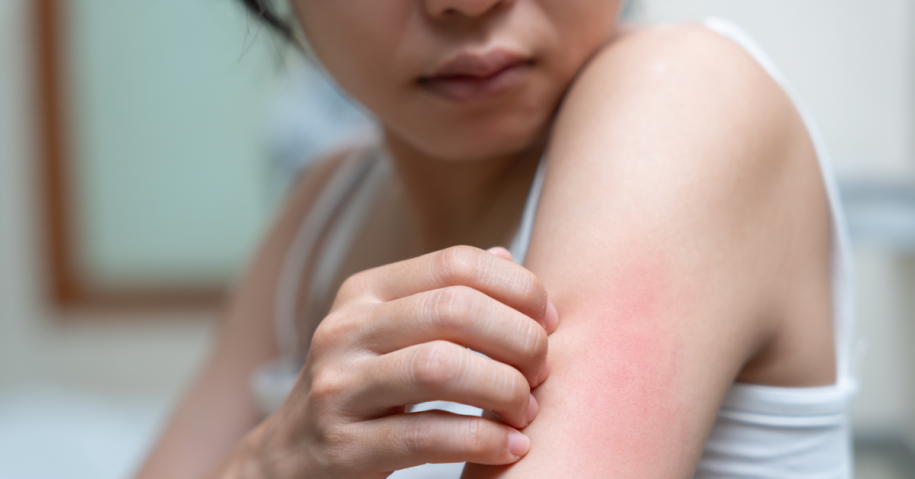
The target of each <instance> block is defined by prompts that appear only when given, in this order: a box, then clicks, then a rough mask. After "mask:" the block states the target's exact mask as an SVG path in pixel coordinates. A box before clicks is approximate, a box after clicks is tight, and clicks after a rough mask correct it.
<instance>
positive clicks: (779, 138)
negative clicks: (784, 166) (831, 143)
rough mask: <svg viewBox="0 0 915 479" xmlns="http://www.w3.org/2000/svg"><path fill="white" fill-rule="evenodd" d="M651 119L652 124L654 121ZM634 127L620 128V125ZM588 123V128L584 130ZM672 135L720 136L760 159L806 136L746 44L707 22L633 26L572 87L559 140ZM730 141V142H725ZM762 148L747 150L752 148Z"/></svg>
mask: <svg viewBox="0 0 915 479" xmlns="http://www.w3.org/2000/svg"><path fill="white" fill-rule="evenodd" d="M649 123H650V125H649ZM624 124H625V125H628V127H625V128H621V125H624ZM582 129H583V130H582ZM610 129H613V130H617V131H626V132H629V131H631V130H633V129H641V130H643V131H644V134H643V135H640V136H642V137H648V136H649V135H651V134H652V133H654V134H659V135H660V134H665V133H668V132H667V129H673V130H678V131H681V132H683V134H681V135H677V136H676V137H674V138H672V140H676V139H678V138H683V139H692V140H693V141H692V143H694V144H697V145H698V144H700V143H701V141H703V140H706V141H713V142H714V143H715V146H716V147H717V148H718V149H719V151H722V152H728V148H731V147H732V148H740V149H741V151H742V152H743V153H744V154H742V155H739V157H735V158H732V160H738V159H739V160H743V161H753V160H758V159H761V157H763V156H765V157H766V160H767V161H773V160H774V159H776V158H779V157H784V155H777V154H771V153H773V149H774V148H777V147H779V146H781V147H784V148H789V147H791V146H793V144H792V142H794V144H797V143H798V142H804V141H806V140H807V138H806V136H807V133H806V128H805V126H804V125H803V122H802V121H801V120H800V117H799V115H798V113H797V111H796V109H795V106H794V105H793V103H792V102H791V100H790V99H789V98H788V96H787V94H786V93H785V92H784V90H783V89H782V88H781V86H780V85H778V83H776V81H775V80H774V79H773V78H772V77H771V76H770V75H769V74H768V73H767V72H766V71H765V70H764V69H763V68H762V66H761V65H760V64H759V63H758V62H757V61H756V59H754V58H753V57H752V56H751V55H750V54H749V53H748V52H747V51H746V50H744V48H743V47H741V46H740V45H738V44H737V43H735V42H734V41H732V40H731V39H729V38H727V37H725V36H723V35H721V34H719V33H717V32H715V31H713V30H711V29H709V28H708V27H706V26H705V25H703V24H698V23H690V24H675V25H666V26H658V27H650V28H642V29H638V30H631V31H628V32H626V33H624V34H621V35H620V36H619V37H618V38H617V39H616V40H615V41H613V42H611V43H610V44H608V45H607V46H605V47H604V48H603V49H602V50H601V51H600V52H599V53H598V54H597V55H595V57H594V58H593V60H592V61H591V62H590V63H589V64H588V65H587V66H586V67H585V68H584V70H583V71H582V73H581V74H580V76H579V78H578V80H577V81H576V83H575V84H574V85H573V86H572V88H571V89H570V92H569V95H568V97H567V101H566V102H565V103H564V105H563V108H562V110H561V114H560V116H559V122H558V125H557V129H556V137H555V141H560V142H561V141H562V140H563V137H564V136H569V137H574V136H576V135H577V134H570V132H571V131H584V132H588V133H593V134H602V133H605V132H607V131H608V130H610ZM722 142H724V143H722ZM754 152H755V153H760V154H747V153H754Z"/></svg>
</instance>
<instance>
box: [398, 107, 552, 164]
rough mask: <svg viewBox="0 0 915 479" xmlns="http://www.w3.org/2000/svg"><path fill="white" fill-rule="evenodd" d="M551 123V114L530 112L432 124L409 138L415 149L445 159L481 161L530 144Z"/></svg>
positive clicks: (534, 141) (518, 150) (507, 153)
mask: <svg viewBox="0 0 915 479" xmlns="http://www.w3.org/2000/svg"><path fill="white" fill-rule="evenodd" d="M548 127H549V116H548V115H541V118H540V119H537V118H536V117H532V116H528V117H526V118H512V119H504V120H501V121H498V122H483V121H481V122H467V123H463V124H461V125H460V126H459V127H457V126H450V127H439V128H432V129H430V130H434V131H427V132H426V134H418V135H407V136H406V139H407V140H408V141H409V142H410V143H412V144H413V146H414V147H415V148H416V149H418V150H420V151H423V152H424V153H425V154H427V155H430V156H433V157H435V158H440V159H441V160H443V161H453V162H458V161H482V160H488V159H492V158H499V157H504V156H509V155H513V154H517V153H519V152H522V151H524V150H526V149H528V148H531V147H532V146H533V145H534V144H536V143H537V142H538V140H540V139H541V138H543V136H544V134H545V132H546V130H547V128H548Z"/></svg>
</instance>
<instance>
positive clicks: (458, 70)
mask: <svg viewBox="0 0 915 479" xmlns="http://www.w3.org/2000/svg"><path fill="white" fill-rule="evenodd" d="M533 63H534V62H533V60H532V59H530V58H529V57H526V56H524V55H522V54H520V53H517V52H514V51H511V50H507V49H501V48H500V49H494V50H490V51H487V52H484V53H469V52H464V53H461V54H459V55H457V56H456V57H454V58H452V59H450V60H449V61H447V62H445V63H444V64H443V65H442V66H440V67H439V68H438V69H436V70H435V72H434V73H433V74H432V75H429V76H424V77H420V78H419V79H418V83H419V85H420V86H422V87H423V88H425V89H426V90H428V91H429V92H430V93H433V94H435V95H437V96H441V97H443V98H445V99H448V100H452V101H472V100H477V99H482V98H484V97H490V96H493V95H497V94H500V93H505V92H507V91H509V90H512V89H514V88H516V87H518V86H520V85H521V84H522V83H523V82H524V80H525V79H526V78H527V75H528V74H529V73H530V70H531V67H532V66H533Z"/></svg>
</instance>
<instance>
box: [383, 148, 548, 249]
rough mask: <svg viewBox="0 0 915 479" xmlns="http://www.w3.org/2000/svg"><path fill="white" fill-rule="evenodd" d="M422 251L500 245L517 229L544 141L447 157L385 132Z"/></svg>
mask: <svg viewBox="0 0 915 479" xmlns="http://www.w3.org/2000/svg"><path fill="white" fill-rule="evenodd" d="M385 138H386V142H387V146H388V148H389V150H390V153H391V156H392V159H393V161H394V164H395V165H396V167H397V171H398V176H399V179H400V182H401V184H402V186H403V189H404V192H405V196H406V200H407V203H408V208H409V209H410V210H411V212H412V213H413V216H414V218H415V220H416V227H417V233H418V235H419V237H418V238H417V239H418V240H419V247H420V248H421V249H422V252H428V251H436V250H439V249H442V248H446V247H448V246H452V245H457V244H468V245H472V246H478V247H481V248H488V247H491V246H497V245H503V246H508V245H507V244H505V243H506V242H507V241H509V240H510V239H511V235H512V234H513V233H514V231H515V230H516V229H517V226H518V222H519V220H520V218H521V214H522V211H523V209H524V204H525V200H526V199H527V193H528V191H529V190H530V185H531V182H532V181H533V178H534V174H535V173H536V170H537V164H538V163H539V159H540V156H541V155H542V153H543V150H544V144H543V142H537V143H536V144H535V145H532V146H531V147H530V148H528V149H526V150H524V151H521V152H518V153H515V154H511V155H505V156H498V157H494V158H489V159H486V160H467V161H447V160H442V159H439V158H435V157H432V156H430V155H427V154H425V153H423V152H420V151H418V150H416V149H415V148H412V147H411V146H410V145H408V144H406V143H405V142H403V141H401V140H400V139H399V138H397V137H396V136H395V135H392V134H390V133H387V134H386V135H385Z"/></svg>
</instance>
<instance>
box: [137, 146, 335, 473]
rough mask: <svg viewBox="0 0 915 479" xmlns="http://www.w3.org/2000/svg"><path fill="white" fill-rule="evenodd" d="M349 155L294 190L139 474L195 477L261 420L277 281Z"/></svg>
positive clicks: (320, 167)
mask: <svg viewBox="0 0 915 479" xmlns="http://www.w3.org/2000/svg"><path fill="white" fill-rule="evenodd" d="M342 158H343V154H337V155H333V156H331V157H329V158H328V159H326V160H324V161H322V162H320V163H318V164H317V165H316V166H314V167H312V169H311V170H310V171H308V172H307V173H306V174H304V175H303V177H302V178H301V179H300V180H299V181H298V183H297V184H296V186H295V188H294V189H293V191H292V192H291V194H290V195H289V198H288V199H287V201H286V204H285V206H284V208H283V209H282V211H281V212H280V214H279V216H278V218H277V220H276V221H275V223H274V225H273V227H272V228H271V229H270V231H269V232H268V234H267V236H266V237H265V238H264V240H263V241H262V243H261V245H260V248H259V249H258V251H257V254H256V255H255V258H254V261H252V262H251V265H250V267H249V268H248V270H247V271H246V272H245V274H244V275H243V277H242V279H241V281H240V283H239V284H238V285H237V286H236V288H235V293H234V294H233V296H232V299H231V302H230V304H229V307H228V309H227V311H226V314H225V317H224V321H223V324H222V325H221V332H220V337H219V340H218V341H217V343H216V347H215V349H214V351H213V353H212V354H211V356H210V359H209V361H207V363H206V364H205V365H204V368H203V370H202V371H201V373H200V375H199V376H198V378H197V379H196V381H195V382H194V384H192V385H191V387H190V389H189V391H188V393H187V394H186V395H185V397H184V398H183V399H182V401H181V403H180V404H179V405H178V407H177V408H176V410H175V412H174V413H173V416H172V418H171V420H170V421H169V424H168V425H167V427H166V428H165V430H164V432H163V434H162V437H161V438H160V439H159V441H158V443H157V444H156V447H155V449H154V450H153V451H152V453H151V454H150V456H149V458H148V459H147V461H146V464H145V465H144V467H143V469H142V470H141V471H140V472H139V474H138V478H141V479H155V478H166V477H167V478H170V479H185V478H186V479H196V478H198V477H203V476H204V475H205V474H206V473H208V472H210V470H211V469H213V468H214V467H216V466H217V465H218V464H219V462H220V461H221V460H222V459H223V458H224V456H225V455H226V454H228V453H229V452H230V451H231V450H232V449H233V448H234V447H235V445H236V443H237V442H238V441H239V440H240V439H241V438H242V437H243V436H244V435H245V434H246V433H247V432H248V431H249V430H250V429H251V428H253V427H254V426H255V425H256V424H257V423H258V422H259V421H260V419H261V418H260V417H259V412H258V410H257V407H256V404H255V402H254V398H253V397H252V395H251V394H250V391H249V384H250V377H251V374H252V373H253V371H254V369H255V368H257V367H258V366H260V365H261V364H263V363H264V362H266V361H269V360H271V359H273V358H275V357H276V354H277V345H276V340H275V332H274V331H275V330H274V326H273V318H274V311H273V309H274V297H275V290H276V283H277V280H278V278H279V272H280V269H281V267H282V263H283V260H284V258H285V255H286V252H287V251H288V249H289V247H290V245H291V243H292V241H293V237H294V236H295V232H296V230H297V229H298V225H299V224H300V223H301V222H302V220H303V219H304V217H305V215H306V214H307V212H308V210H309V209H310V207H311V204H312V203H313V201H314V200H315V198H316V196H317V195H318V193H320V191H321V188H322V185H323V184H324V183H325V182H326V180H327V179H328V178H329V177H330V175H331V174H332V173H333V171H334V170H335V168H336V167H337V165H338V163H339V161H340V160H341V159H342Z"/></svg>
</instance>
